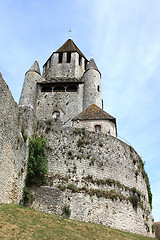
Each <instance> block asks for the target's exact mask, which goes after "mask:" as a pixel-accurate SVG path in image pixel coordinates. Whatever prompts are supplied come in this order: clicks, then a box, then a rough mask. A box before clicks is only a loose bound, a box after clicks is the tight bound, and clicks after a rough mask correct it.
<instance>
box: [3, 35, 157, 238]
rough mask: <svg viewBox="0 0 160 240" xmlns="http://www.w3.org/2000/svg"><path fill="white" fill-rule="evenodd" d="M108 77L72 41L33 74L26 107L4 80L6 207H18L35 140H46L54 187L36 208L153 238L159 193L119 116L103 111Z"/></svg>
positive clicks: (38, 192)
mask: <svg viewBox="0 0 160 240" xmlns="http://www.w3.org/2000/svg"><path fill="white" fill-rule="evenodd" d="M101 93H102V88H101V73H100V71H99V70H98V68H97V65H96V63H95V61H94V59H93V58H91V59H90V60H87V58H86V57H85V56H84V54H83V53H82V52H81V51H80V49H79V48H78V47H77V46H76V44H75V43H74V42H73V40H71V39H68V40H67V41H66V42H65V43H64V44H63V45H62V46H61V47H60V48H59V49H58V50H57V51H55V52H53V53H52V54H51V56H50V57H49V59H48V60H47V61H46V63H45V64H44V66H43V73H42V75H41V72H40V68H39V64H38V61H37V60H36V61H35V63H34V64H33V65H32V67H31V68H30V69H29V70H28V71H27V72H26V74H25V79H24V84H23V89H22V93H21V96H20V101H19V105H17V103H16V102H15V101H14V99H13V97H12V95H11V93H10V91H9V89H8V86H7V84H6V83H5V81H4V80H3V78H2V76H1V75H0V96H1V104H0V117H1V118H0V121H1V122H0V171H1V175H0V203H16V204H18V203H19V201H20V199H21V197H22V193H23V187H24V184H25V177H26V171H27V159H28V151H29V138H30V137H33V133H35V132H36V135H39V136H43V137H45V138H46V140H47V144H48V149H47V150H46V153H45V155H46V157H47V158H48V171H47V183H46V184H44V185H43V186H41V187H35V186H34V187H33V188H32V192H33V194H34V197H35V200H34V202H33V203H32V205H31V207H33V208H35V209H38V210H42V211H45V212H49V213H52V214H58V215H61V214H63V207H64V205H67V206H68V207H69V208H70V218H72V219H78V220H80V221H90V222H94V223H99V224H104V225H107V226H111V227H113V228H117V229H121V230H125V231H129V232H134V233H140V234H143V235H147V236H154V234H153V232H152V217H151V203H152V195H151V192H150V185H149V180H148V177H147V174H146V172H145V170H144V164H143V161H142V160H141V158H140V157H139V155H138V154H137V152H136V151H135V150H134V149H133V148H132V147H131V146H129V145H128V144H126V143H124V142H122V141H121V140H119V139H118V138H117V126H116V119H115V118H114V117H112V116H111V115H110V114H108V113H107V112H105V111H104V110H103V101H102V96H101Z"/></svg>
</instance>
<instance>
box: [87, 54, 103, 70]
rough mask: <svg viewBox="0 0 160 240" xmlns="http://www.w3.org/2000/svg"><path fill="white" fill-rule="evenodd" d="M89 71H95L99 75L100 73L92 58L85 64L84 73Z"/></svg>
mask: <svg viewBox="0 0 160 240" xmlns="http://www.w3.org/2000/svg"><path fill="white" fill-rule="evenodd" d="M89 69H94V70H97V71H98V72H99V73H100V71H99V70H98V68H97V65H96V63H95V61H94V59H93V57H91V59H90V61H89V62H88V63H87V67H86V71H87V70H89ZM100 74H101V73H100Z"/></svg>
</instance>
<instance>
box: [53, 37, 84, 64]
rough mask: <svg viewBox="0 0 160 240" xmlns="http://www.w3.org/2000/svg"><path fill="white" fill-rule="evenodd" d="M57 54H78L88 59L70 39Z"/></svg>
mask: <svg viewBox="0 0 160 240" xmlns="http://www.w3.org/2000/svg"><path fill="white" fill-rule="evenodd" d="M56 52H57V53H60V52H78V53H79V54H80V55H81V56H82V57H84V58H85V59H86V57H85V56H84V55H83V53H82V52H81V51H80V50H79V48H78V47H77V45H76V44H75V43H74V42H73V40H72V39H70V38H69V39H68V40H67V41H66V42H65V43H64V44H63V45H62V46H61V47H60V48H58V50H57V51H56Z"/></svg>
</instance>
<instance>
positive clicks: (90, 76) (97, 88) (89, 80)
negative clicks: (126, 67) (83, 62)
mask: <svg viewBox="0 0 160 240" xmlns="http://www.w3.org/2000/svg"><path fill="white" fill-rule="evenodd" d="M83 81H84V96H83V109H86V108H88V107H89V106H90V105H91V104H93V103H94V104H96V105H97V106H98V107H100V108H102V97H101V73H100V71H99V70H98V68H97V65H96V64H95V61H94V59H93V58H91V59H90V62H89V63H88V64H87V67H86V71H85V73H84V76H83Z"/></svg>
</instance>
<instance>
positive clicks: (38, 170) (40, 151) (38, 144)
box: [26, 137, 48, 186]
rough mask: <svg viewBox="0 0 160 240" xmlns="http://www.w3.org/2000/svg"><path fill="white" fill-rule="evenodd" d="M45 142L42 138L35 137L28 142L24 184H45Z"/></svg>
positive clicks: (46, 162)
mask: <svg viewBox="0 0 160 240" xmlns="http://www.w3.org/2000/svg"><path fill="white" fill-rule="evenodd" d="M45 149H46V140H45V139H43V138H42V137H35V138H34V139H30V140H29V157H28V166H27V179H26V184H27V185H28V186H31V185H32V184H38V185H42V183H44V182H45V174H46V173H47V165H48V160H47V158H46V157H45V153H44V152H45Z"/></svg>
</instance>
